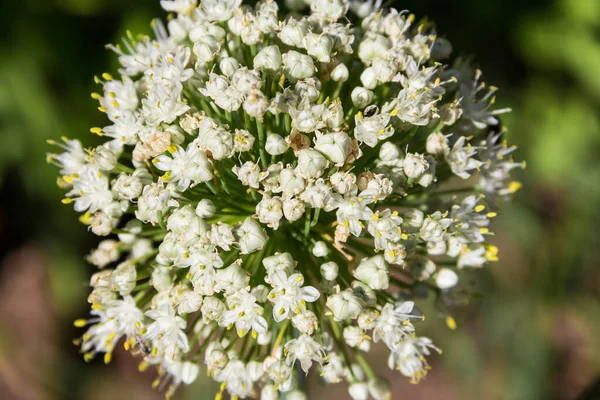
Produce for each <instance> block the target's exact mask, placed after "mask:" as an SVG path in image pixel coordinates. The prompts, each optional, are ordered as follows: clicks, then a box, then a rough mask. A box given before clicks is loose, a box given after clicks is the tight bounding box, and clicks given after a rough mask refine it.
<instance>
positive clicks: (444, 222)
mask: <svg viewBox="0 0 600 400" xmlns="http://www.w3.org/2000/svg"><path fill="white" fill-rule="evenodd" d="M451 223H452V219H450V218H446V214H442V213H441V212H439V211H436V212H434V213H433V214H431V215H430V216H428V217H427V218H425V220H424V221H423V225H422V226H421V230H420V232H419V233H420V234H421V237H422V238H423V240H425V241H427V242H440V241H442V240H444V235H445V231H446V229H448V227H449V226H450V224H451Z"/></svg>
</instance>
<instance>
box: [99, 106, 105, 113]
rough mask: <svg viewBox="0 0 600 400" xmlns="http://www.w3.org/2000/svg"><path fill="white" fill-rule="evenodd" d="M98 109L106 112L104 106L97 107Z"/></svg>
mask: <svg viewBox="0 0 600 400" xmlns="http://www.w3.org/2000/svg"><path fill="white" fill-rule="evenodd" d="M98 111H100V112H103V113H106V108H104V107H98Z"/></svg>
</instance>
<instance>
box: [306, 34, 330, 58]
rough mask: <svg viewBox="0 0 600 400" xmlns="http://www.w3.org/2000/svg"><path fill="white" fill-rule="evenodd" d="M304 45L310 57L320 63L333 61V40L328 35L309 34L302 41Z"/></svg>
mask: <svg viewBox="0 0 600 400" xmlns="http://www.w3.org/2000/svg"><path fill="white" fill-rule="evenodd" d="M302 44H303V45H304V48H305V49H306V51H307V52H308V54H309V55H311V56H313V57H314V58H316V59H317V60H318V61H320V62H325V63H327V62H329V61H331V57H330V55H331V49H332V48H333V39H332V38H331V37H330V36H329V35H327V34H317V33H312V32H311V33H308V34H307V35H306V36H304V38H303V39H302Z"/></svg>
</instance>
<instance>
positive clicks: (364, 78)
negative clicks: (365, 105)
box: [360, 67, 378, 89]
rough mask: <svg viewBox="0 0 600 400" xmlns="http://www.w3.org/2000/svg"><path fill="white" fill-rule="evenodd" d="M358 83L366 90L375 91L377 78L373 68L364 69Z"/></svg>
mask: <svg viewBox="0 0 600 400" xmlns="http://www.w3.org/2000/svg"><path fill="white" fill-rule="evenodd" d="M360 81H361V82H362V84H363V86H364V87H366V88H367V89H375V88H376V87H377V83H378V82H377V76H376V75H375V70H373V67H368V68H365V70H364V71H363V72H362V74H360Z"/></svg>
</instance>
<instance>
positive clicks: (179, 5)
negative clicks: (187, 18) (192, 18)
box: [160, 0, 197, 14]
mask: <svg viewBox="0 0 600 400" xmlns="http://www.w3.org/2000/svg"><path fill="white" fill-rule="evenodd" d="M196 5H197V1H196V0H161V2H160V6H161V7H162V8H164V9H165V11H169V12H176V13H178V14H188V13H190V12H191V11H192V10H193V9H194V8H196Z"/></svg>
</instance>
